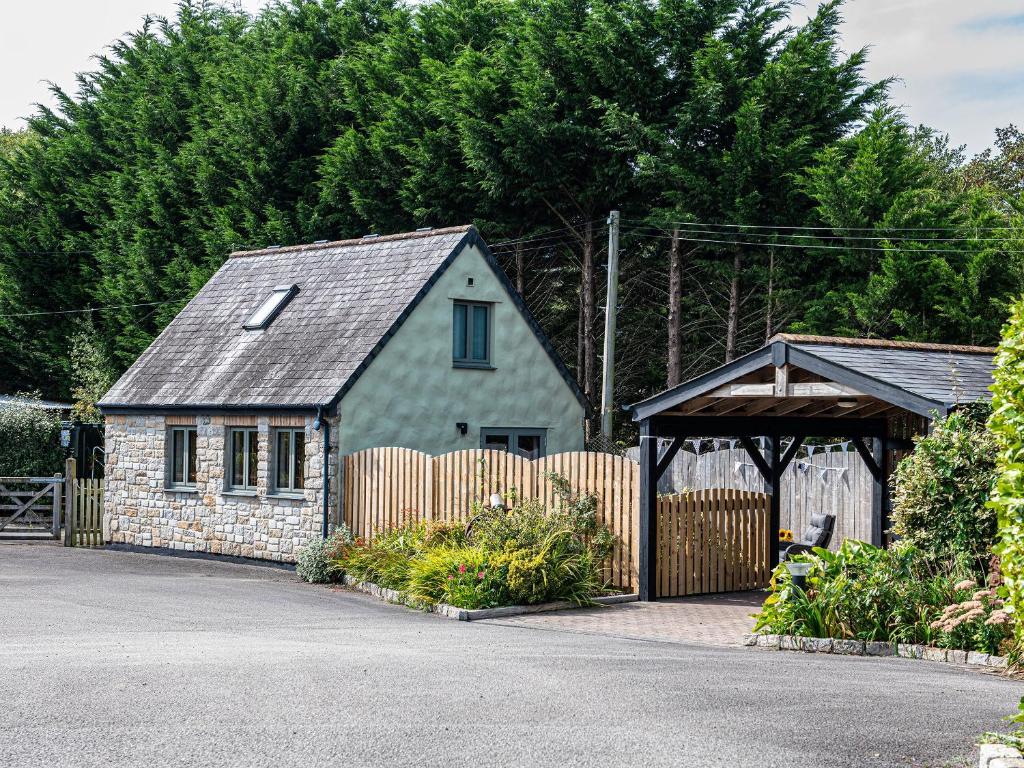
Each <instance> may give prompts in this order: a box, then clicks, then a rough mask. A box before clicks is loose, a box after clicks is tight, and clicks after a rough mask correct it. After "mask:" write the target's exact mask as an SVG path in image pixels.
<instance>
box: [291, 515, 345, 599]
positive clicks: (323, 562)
mask: <svg viewBox="0 0 1024 768" xmlns="http://www.w3.org/2000/svg"><path fill="white" fill-rule="evenodd" d="M353 543H354V541H353V539H352V531H350V530H349V528H348V526H347V525H345V524H344V523H342V524H341V525H339V526H338V527H337V528H335V529H334V532H333V533H332V534H331V535H330V536H328V537H327V538H326V539H314V540H313V541H311V542H310V543H309V544H307V545H306V547H305V549H303V550H302V551H301V552H299V556H298V558H297V559H296V562H295V573H296V575H298V577H299V578H300V579H302V580H303V581H308V582H309V583H310V584H328V583H330V582H332V581H337V580H338V579H340V578H341V575H342V571H341V570H340V569H339V568H338V567H337V563H339V562H341V561H342V560H343V559H344V557H345V553H346V552H347V551H348V549H349V548H350V547H351V546H352V545H353Z"/></svg>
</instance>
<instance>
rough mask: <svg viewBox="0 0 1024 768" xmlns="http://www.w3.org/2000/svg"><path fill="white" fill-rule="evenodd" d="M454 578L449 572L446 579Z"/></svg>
mask: <svg viewBox="0 0 1024 768" xmlns="http://www.w3.org/2000/svg"><path fill="white" fill-rule="evenodd" d="M454 578H455V577H454V576H452V575H451V574H450V573H449V574H448V581H451V580H452V579H454Z"/></svg>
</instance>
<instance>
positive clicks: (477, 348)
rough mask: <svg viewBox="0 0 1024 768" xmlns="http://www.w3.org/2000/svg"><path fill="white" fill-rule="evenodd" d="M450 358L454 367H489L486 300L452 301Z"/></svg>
mask: <svg viewBox="0 0 1024 768" xmlns="http://www.w3.org/2000/svg"><path fill="white" fill-rule="evenodd" d="M452 362H453V363H454V364H455V365H456V367H464V368H488V367H490V364H491V305H490V304H483V303H480V302H471V301H456V302H455V304H454V307H453V311H452Z"/></svg>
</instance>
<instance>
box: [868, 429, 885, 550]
mask: <svg viewBox="0 0 1024 768" xmlns="http://www.w3.org/2000/svg"><path fill="white" fill-rule="evenodd" d="M871 458H872V459H873V460H874V462H875V467H876V468H877V471H872V473H871V474H872V480H874V482H873V483H872V484H871V543H872V544H874V545H875V546H876V547H880V546H882V545H883V544H884V543H885V529H886V528H887V527H888V523H887V521H886V519H885V518H886V517H887V515H886V514H885V512H886V510H885V496H886V490H887V489H886V485H887V482H886V479H887V478H886V474H885V440H884V439H883V438H881V437H873V438H871Z"/></svg>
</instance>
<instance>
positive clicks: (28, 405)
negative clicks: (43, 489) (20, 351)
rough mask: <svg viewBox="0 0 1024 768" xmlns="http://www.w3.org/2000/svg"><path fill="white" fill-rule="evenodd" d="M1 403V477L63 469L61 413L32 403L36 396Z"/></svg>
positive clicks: (47, 474)
mask: <svg viewBox="0 0 1024 768" xmlns="http://www.w3.org/2000/svg"><path fill="white" fill-rule="evenodd" d="M18 397H19V398H24V400H15V401H13V402H10V403H0V477H51V476H53V475H54V474H56V473H60V472H62V470H63V469H64V450H63V449H62V448H61V445H60V416H59V415H58V414H57V412H56V411H51V410H45V409H43V408H40V407H39V406H38V405H34V404H33V402H32V401H33V400H38V399H39V396H38V395H34V394H29V395H24V394H23V395H19V396H18Z"/></svg>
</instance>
